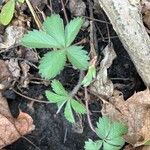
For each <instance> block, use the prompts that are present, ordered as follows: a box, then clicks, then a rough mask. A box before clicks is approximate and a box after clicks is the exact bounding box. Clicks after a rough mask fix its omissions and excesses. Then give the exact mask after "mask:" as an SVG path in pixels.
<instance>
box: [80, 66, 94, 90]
mask: <svg viewBox="0 0 150 150" xmlns="http://www.w3.org/2000/svg"><path fill="white" fill-rule="evenodd" d="M95 77H96V68H95V66H93V65H92V66H89V69H88V72H87V74H86V76H85V77H84V79H83V81H82V85H83V86H84V87H86V86H88V85H90V84H91V83H92V80H93V78H95Z"/></svg>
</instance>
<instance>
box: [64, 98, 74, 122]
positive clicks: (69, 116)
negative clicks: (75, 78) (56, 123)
mask: <svg viewBox="0 0 150 150" xmlns="http://www.w3.org/2000/svg"><path fill="white" fill-rule="evenodd" d="M64 116H65V118H66V119H67V120H68V121H69V122H71V123H74V122H75V119H74V115H73V112H72V108H71V104H70V100H68V101H67V104H66V106H65V111H64Z"/></svg>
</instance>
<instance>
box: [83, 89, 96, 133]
mask: <svg viewBox="0 0 150 150" xmlns="http://www.w3.org/2000/svg"><path fill="white" fill-rule="evenodd" d="M84 92H85V104H86V111H87V119H88V123H89V126H90V128H91V130H92V131H93V132H95V133H96V131H95V129H94V127H93V125H92V122H91V118H90V111H89V97H88V92H87V88H86V87H85V88H84Z"/></svg>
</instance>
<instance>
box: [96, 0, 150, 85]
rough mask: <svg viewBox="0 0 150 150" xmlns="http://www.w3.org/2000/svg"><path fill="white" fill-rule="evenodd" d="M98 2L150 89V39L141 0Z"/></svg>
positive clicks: (102, 0)
mask: <svg viewBox="0 0 150 150" xmlns="http://www.w3.org/2000/svg"><path fill="white" fill-rule="evenodd" d="M97 1H98V2H99V4H100V6H101V7H102V9H103V10H104V11H105V13H106V15H107V16H108V18H109V19H110V21H111V23H112V25H113V28H114V30H115V31H116V33H117V34H118V36H119V38H120V40H121V42H122V44H123V45H124V47H125V49H126V50H127V52H128V54H129V55H130V57H131V59H132V61H133V63H134V65H135V67H136V69H137V72H138V73H139V75H140V76H141V78H142V79H143V81H144V83H145V85H146V86H148V87H150V38H149V36H148V34H147V32H146V29H145V27H144V25H143V22H142V17H141V14H140V5H138V4H139V3H138V2H137V1H139V0H131V1H130V0H97ZM131 3H132V4H131Z"/></svg>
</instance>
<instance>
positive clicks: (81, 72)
mask: <svg viewBox="0 0 150 150" xmlns="http://www.w3.org/2000/svg"><path fill="white" fill-rule="evenodd" d="M83 78H84V71H82V70H81V71H80V75H79V80H78V83H77V85H76V86H75V87H74V89H73V90H72V92H71V93H70V95H71V97H74V96H75V95H76V94H77V92H78V91H79V89H80V87H81V83H82V80H83Z"/></svg>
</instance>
